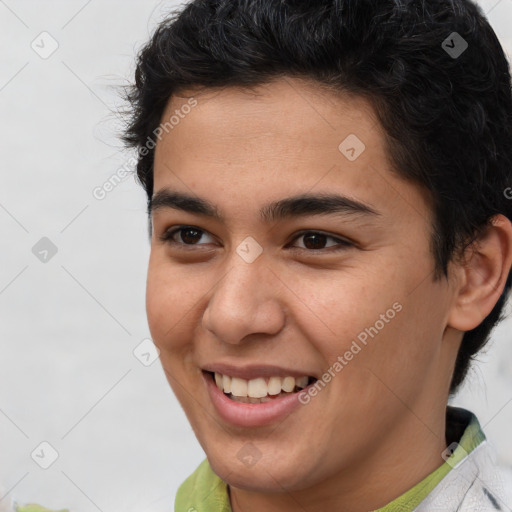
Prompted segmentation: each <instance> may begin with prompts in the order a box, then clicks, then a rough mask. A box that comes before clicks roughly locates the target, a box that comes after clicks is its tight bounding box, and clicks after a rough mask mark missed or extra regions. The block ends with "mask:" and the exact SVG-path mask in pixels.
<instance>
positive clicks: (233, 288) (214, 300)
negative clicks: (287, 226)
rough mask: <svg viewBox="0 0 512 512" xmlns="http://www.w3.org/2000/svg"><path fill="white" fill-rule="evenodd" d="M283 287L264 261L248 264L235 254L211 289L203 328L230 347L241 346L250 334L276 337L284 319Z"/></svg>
mask: <svg viewBox="0 0 512 512" xmlns="http://www.w3.org/2000/svg"><path fill="white" fill-rule="evenodd" d="M282 288H283V284H282V283H281V282H280V280H279V279H277V278H276V276H275V273H274V272H273V271H272V270H271V269H270V268H269V267H268V265H267V263H266V261H265V258H263V257H261V256H260V257H259V258H258V259H256V260H255V261H253V262H252V263H247V262H246V261H244V260H243V259H242V258H240V257H239V255H238V254H236V253H235V254H234V255H233V257H232V258H231V260H230V265H229V266H228V271H227V272H226V273H225V275H224V277H222V279H220V281H219V282H218V283H217V284H216V285H215V287H214V288H213V291H212V295H211V297H210V300H209V301H208V305H207V307H206V309H205V311H204V314H203V321H202V324H203V327H204V328H205V329H206V330H208V331H210V332H211V333H212V334H213V335H214V336H215V337H216V338H217V339H219V340H221V341H223V342H225V343H229V344H239V343H242V342H243V341H244V340H246V338H248V337H249V336H250V335H251V334H259V335H262V334H266V335H275V334H277V333H278V332H279V331H280V330H281V329H282V328H283V326H284V323H285V319H286V315H285V310H284V308H283V303H282V300H283V297H284V291H283V290H282Z"/></svg>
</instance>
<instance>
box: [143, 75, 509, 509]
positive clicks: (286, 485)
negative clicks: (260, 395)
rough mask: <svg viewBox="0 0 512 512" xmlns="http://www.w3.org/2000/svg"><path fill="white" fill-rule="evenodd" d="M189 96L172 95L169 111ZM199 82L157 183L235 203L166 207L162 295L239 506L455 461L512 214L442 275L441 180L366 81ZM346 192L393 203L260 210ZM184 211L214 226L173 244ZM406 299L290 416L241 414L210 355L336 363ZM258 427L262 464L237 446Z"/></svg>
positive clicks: (192, 393) (193, 401)
mask: <svg viewBox="0 0 512 512" xmlns="http://www.w3.org/2000/svg"><path fill="white" fill-rule="evenodd" d="M193 92H194V91H189V93H190V94H192V93H193ZM185 96H186V95H185V94H183V95H182V96H174V97H172V98H171V101H170V102H169V105H168V107H167V109H166V112H165V113H164V115H163V117H162V119H167V118H168V117H170V115H172V113H173V112H174V111H175V110H176V109H179V108H181V106H182V105H184V104H185V103H186V101H187V98H185ZM194 97H195V98H196V99H197V101H198V105H197V106H196V107H195V108H194V109H192V111H191V112H190V113H189V114H188V115H187V116H186V117H185V118H184V119H183V120H181V121H180V123H179V125H177V126H176V127H174V129H173V130H172V131H170V132H169V133H168V134H164V137H163V138H162V139H161V140H160V141H159V142H158V144H157V147H156V154H155V166H154V178H155V181H154V184H155V185H154V193H157V192H159V191H162V190H164V189H168V190H171V191H179V192H183V193H187V194H191V195H193V196H196V197H200V198H203V199H205V200H208V201H210V202H212V203H214V204H215V205H216V207H217V209H218V210H219V211H220V212H221V213H222V215H223V217H224V221H223V222H220V221H218V220H215V219H212V218H209V217H207V216H205V215H200V214H195V213H189V212H184V211H181V210H179V209H173V208H165V207H162V208H157V209H155V210H154V211H153V212H152V222H153V237H152V243H151V257H150V262H149V270H148V282H147V313H148V320H149V326H150V330H151V334H152V337H153V340H154V342H155V344H156V345H157V346H158V348H159V349H160V351H161V352H160V359H161V363H162V366H163V368H164V371H165V373H166V376H167V379H168V381H169V383H170V385H171V387H172V389H173V391H174V393H175V394H176V396H177V398H178V400H179V402H180V404H181V405H182V407H183V409H184V411H185V413H186V415H187V417H188V419H189V421H190V423H191V425H192V427H193V429H194V431H195V434H196V436H197V438H198V440H199V442H200V444H201V446H202V447H203V449H204V451H205V452H206V454H207V456H208V459H209V462H210V464H211V466H212V468H213V470H214V471H215V472H216V473H217V474H218V475H219V476H220V477H221V478H222V479H223V480H225V481H226V482H227V483H228V484H229V492H230V498H231V503H232V507H233V510H234V512H240V511H242V510H243V511H244V512H250V511H260V510H267V511H270V512H272V511H281V512H283V511H284V512H286V511H292V510H293V511H296V510H306V511H315V512H316V511H321V510H322V511H323V510H326V507H331V509H332V510H351V511H352V512H358V511H368V510H373V509H376V508H379V507H382V506H384V505H385V504H387V503H388V502H390V501H391V500H393V499H395V498H396V497H398V496H399V495H401V494H402V493H403V492H405V491H406V490H408V489H409V488H411V487H412V486H413V485H415V484H416V483H418V482H419V481H421V480H422V479H423V478H424V477H425V476H427V475H428V474H429V473H431V472H432V471H433V470H435V469H436V468H437V467H439V466H440V465H441V464H442V463H443V462H444V461H443V459H442V457H441V453H442V452H443V450H444V449H445V448H446V440H445V438H444V433H445V419H444V416H445V408H446V403H447V399H448V389H449V384H450V379H451V375H452V368H453V365H454V361H455V357H456V354H457V350H458V348H459V345H460V341H461V338H462V334H463V331H464V330H468V329H472V328H473V327H475V326H476V325H478V324H479V323H480V322H481V321H482V320H483V319H484V318H485V316H486V315H487V314H488V313H489V312H490V311H491V309H492V307H493V305H494V304H495V303H496V301H497V300H498V298H499V296H500V294H501V291H502V290H503V287H504V284H505V279H506V275H507V272H508V270H509V269H510V266H511V264H512V256H511V255H512V226H511V224H510V222H509V221H508V220H507V219H505V218H504V217H502V216H499V217H497V218H496V222H495V223H494V225H493V226H492V227H491V228H489V230H488V233H487V234H486V236H485V237H484V238H483V239H482V244H481V246H480V247H479V249H478V251H476V252H474V253H471V254H472V255H470V256H468V257H467V258H466V261H465V262H464V264H462V263H460V264H457V265H455V264H451V265H450V277H449V279H441V280H439V281H434V280H433V270H434V260H433V257H432V254H431V252H430V249H429V241H430V227H431V222H432V213H431V209H430V206H429V201H428V196H427V194H426V193H425V192H424V191H422V190H421V189H420V188H418V187H417V186H415V185H413V184H411V183H408V182H405V181H403V180H401V179H400V178H399V177H398V176H397V174H395V173H394V172H393V171H392V169H391V164H390V162H389V160H388V157H387V152H386V148H385V145H384V134H383V132H382V129H381V128H380V125H379V124H378V122H377V120H376V117H375V116H374V113H373V110H372V108H371V106H370V105H369V104H368V103H367V102H366V101H365V100H364V99H362V98H357V97H349V96H347V95H335V94H334V93H331V92H327V91H321V90H320V89H319V87H318V86H315V85H314V84H312V83H311V82H308V81H304V80H299V79H297V78H288V77H287V78H282V79H279V80H275V81H273V82H271V83H269V84H266V85H264V86H259V87H256V88H253V89H251V90H249V89H241V88H235V87H228V88H225V89H219V90H211V89H210V90H206V91H201V92H197V91H195V94H194ZM349 134H356V135H357V137H358V138H359V139H360V140H362V141H363V142H364V144H365V146H366V149H365V151H364V152H363V153H362V154H361V155H360V156H359V157H358V158H357V159H356V160H355V161H353V162H351V161H349V160H348V159H347V158H345V156H344V155H343V154H342V153H341V152H340V150H339V149H338V146H339V144H340V143H341V142H342V141H343V140H344V139H345V138H346V137H347V136H348V135H349ZM333 192H334V193H337V194H343V195H346V196H348V197H350V198H352V199H356V200H358V201H360V202H363V203H365V204H367V205H369V206H371V207H372V208H373V209H375V210H377V211H378V212H379V215H377V216H364V215H354V214H352V215H350V214H349V215H339V214H338V215H332V214H331V215H318V214H317V215H307V216H296V217H291V218H287V219H283V220H279V221H278V222H273V223H266V222H264V221H263V220H262V219H261V218H260V215H259V210H260V208H262V207H263V206H264V205H265V204H267V203H268V202H270V201H276V200H280V199H283V198H286V197H289V196H294V195H298V194H304V193H315V194H318V193H333ZM182 225H189V226H190V225H192V226H195V227H196V229H200V230H201V232H200V234H199V236H197V237H196V239H195V241H192V242H191V243H190V233H189V238H187V237H186V235H187V233H184V232H183V231H182V232H178V233H177V234H175V235H174V241H175V243H174V244H171V243H170V242H169V241H167V242H164V241H162V240H161V239H160V237H162V236H163V235H164V234H165V232H166V231H167V230H169V229H170V228H176V227H179V226H182ZM303 230H314V231H321V232H322V233H324V234H327V235H328V236H332V237H334V239H331V238H326V239H323V240H324V242H323V246H322V245H320V247H325V248H320V249H315V248H311V241H310V240H309V241H308V238H307V237H304V236H297V233H299V231H303ZM182 235H183V236H185V240H187V241H189V243H188V244H187V243H185V242H184V241H183V238H182ZM247 236H251V237H253V238H254V239H255V240H256V241H257V242H258V244H259V245H260V246H261V248H262V249H263V252H262V254H261V255H260V256H259V257H258V258H257V259H256V260H255V261H253V262H252V263H247V262H246V261H245V260H244V259H242V258H241V257H240V256H239V255H238V254H237V252H236V249H237V247H238V246H239V245H240V244H241V243H242V241H243V240H244V239H245V238H246V237H247ZM339 239H342V240H348V241H351V242H352V243H353V245H352V246H346V245H339V242H338V241H339ZM395 303H399V304H400V306H401V311H400V312H399V313H397V314H396V316H395V318H393V319H392V320H390V321H389V322H388V323H386V324H385V327H384V328H382V329H381V330H380V331H379V333H378V335H376V336H375V337H374V338H373V339H372V338H369V341H368V344H367V346H365V347H364V348H363V349H362V350H361V351H360V352H359V353H358V354H357V355H356V356H354V358H353V359H352V360H351V361H349V362H348V364H347V365H346V366H344V368H343V370H342V371H340V372H338V373H336V376H335V377H334V378H332V380H331V381H330V382H329V383H328V384H327V385H326V386H325V388H324V389H322V390H321V392H319V393H318V395H317V396H316V397H314V398H312V399H311V401H310V403H308V404H307V405H301V406H300V407H299V408H297V409H295V410H294V411H293V412H292V413H291V414H290V415H289V416H288V417H286V418H285V420H284V421H282V422H280V423H279V424H273V425H271V426H265V427H259V428H251V429H243V428H236V427H233V426H230V425H229V424H227V423H225V422H224V421H223V420H222V419H221V418H220V417H219V416H218V414H217V412H216V410H215V408H214V406H213V404H212V403H211V401H210V399H209V396H208V394H207V392H206V389H205V386H204V383H203V380H202V377H201V367H202V366H204V365H205V364H207V363H211V362H219V361H222V362H229V363H232V364H235V365H244V364H249V363H252V364H274V365H279V366H284V367H291V368H295V369H297V370H301V372H302V373H303V374H304V375H313V376H316V377H320V376H321V375H322V374H323V373H324V372H325V371H327V369H328V368H330V367H332V365H333V363H334V362H335V361H336V360H337V358H338V356H340V355H341V356H343V355H344V354H345V352H346V351H347V350H348V349H349V348H350V346H351V344H352V341H353V340H355V339H356V337H357V335H358V334H359V333H361V332H362V331H364V329H365V328H368V327H370V326H374V325H375V323H376V321H377V320H379V318H381V316H380V315H381V314H385V313H386V311H387V310H389V309H390V308H392V305H393V304H395ZM248 442H251V443H252V444H253V445H254V446H255V447H256V448H257V450H258V452H259V454H260V458H259V460H258V461H257V463H256V464H254V465H252V466H247V465H245V464H244V463H243V462H242V461H241V460H239V458H238V457H237V453H238V452H239V450H240V449H241V448H242V447H244V446H245V445H246V443H248Z"/></svg>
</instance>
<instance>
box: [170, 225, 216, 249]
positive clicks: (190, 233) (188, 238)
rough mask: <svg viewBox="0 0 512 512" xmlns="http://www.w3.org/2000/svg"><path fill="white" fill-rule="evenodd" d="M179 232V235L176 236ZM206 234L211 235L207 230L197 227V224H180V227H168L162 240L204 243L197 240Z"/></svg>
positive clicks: (176, 243) (175, 242)
mask: <svg viewBox="0 0 512 512" xmlns="http://www.w3.org/2000/svg"><path fill="white" fill-rule="evenodd" d="M178 233H179V237H177V236H176V235H177V234H178ZM205 235H206V236H209V235H208V234H207V232H206V231H203V230H202V229H199V228H196V227H195V226H180V227H178V228H174V229H168V230H167V231H166V232H165V233H164V234H163V235H162V236H160V240H162V242H168V243H170V244H175V245H204V244H199V243H197V242H199V240H201V238H203V236H205Z"/></svg>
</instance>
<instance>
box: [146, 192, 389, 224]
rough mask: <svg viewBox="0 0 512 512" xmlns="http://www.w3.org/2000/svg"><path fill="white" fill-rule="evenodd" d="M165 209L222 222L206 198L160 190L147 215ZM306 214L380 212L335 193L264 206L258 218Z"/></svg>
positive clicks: (365, 214) (270, 219)
mask: <svg viewBox="0 0 512 512" xmlns="http://www.w3.org/2000/svg"><path fill="white" fill-rule="evenodd" d="M167 208H171V209H174V210H181V211H184V212H188V213H192V214H196V215H204V216H206V217H210V218H213V219H215V220H217V221H219V222H222V223H223V222H224V221H225V220H224V217H223V215H222V214H221V212H220V211H219V209H218V208H217V207H216V206H215V205H214V204H213V203H211V202H209V201H207V200H206V199H202V198H200V197H196V196H191V195H188V194H185V193H183V192H177V191H171V190H169V189H167V188H164V189H162V190H159V191H158V192H157V193H156V194H155V195H154V196H153V197H152V198H151V200H150V201H149V203H148V213H149V215H151V214H152V213H154V212H156V211H158V210H162V209H167ZM307 215H341V216H348V215H354V216H358V217H359V216H361V217H365V218H368V217H376V216H379V215H381V213H380V212H378V211H377V210H375V209H374V208H372V207H371V206H370V205H368V204H365V203H362V202H360V201H357V200H355V199H351V198H349V197H347V196H344V195H338V194H301V195H297V196H292V197H286V198H284V199H280V200H278V201H274V202H271V203H268V204H266V205H265V206H263V207H262V208H261V209H260V218H261V219H262V220H263V221H264V222H266V223H272V222H275V221H279V220H284V219H289V218H294V217H304V216H307Z"/></svg>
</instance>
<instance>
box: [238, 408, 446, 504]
mask: <svg viewBox="0 0 512 512" xmlns="http://www.w3.org/2000/svg"><path fill="white" fill-rule="evenodd" d="M420 418H421V419H420ZM425 419H427V421H428V424H427V423H426V422H424V421H425ZM445 448H446V440H445V410H442V411H439V412H438V413H437V414H436V415H435V417H433V416H432V412H430V413H421V412H420V413H413V412H412V411H411V410H409V409H406V410H405V412H404V413H403V418H402V419H401V421H400V422H399V424H397V425H395V426H394V428H390V429H388V431H387V432H383V437H382V438H380V439H378V442H377V443H376V446H375V447H374V449H373V450H371V451H370V452H369V453H370V454H369V455H367V456H365V457H361V459H360V460H357V461H356V462H355V464H352V465H351V466H350V467H345V468H342V469H341V470H340V471H338V472H337V473H336V474H334V475H333V476H332V477H331V478H329V479H328V480H325V481H323V482H321V483H319V484H317V485H315V486H313V487H310V488H305V489H299V490H288V491H286V490H285V487H286V485H285V484H284V483H283V485H282V488H283V492H282V493H261V492H253V491H245V490H243V489H237V488H234V487H231V488H230V499H231V506H232V509H233V512H257V511H258V512H259V511H261V510H265V511H267V512H292V511H296V510H297V509H303V510H307V511H308V512H324V511H325V510H326V509H332V510H340V511H343V510H350V512H368V510H375V509H378V508H381V507H383V506H385V505H387V504H388V503H390V502H391V501H393V500H394V499H396V498H398V497H399V496H401V495H402V494H403V493H405V492H406V491H407V490H409V489H411V488H412V487H414V486H415V485H416V484H417V483H419V482H421V481H422V480H423V479H424V478H426V477H427V476H428V475H429V474H430V473H432V472H433V471H435V470H436V469H437V468H438V467H439V466H441V465H442V464H443V462H444V460H443V459H442V457H441V453H442V452H443V450H444V449H445Z"/></svg>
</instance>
